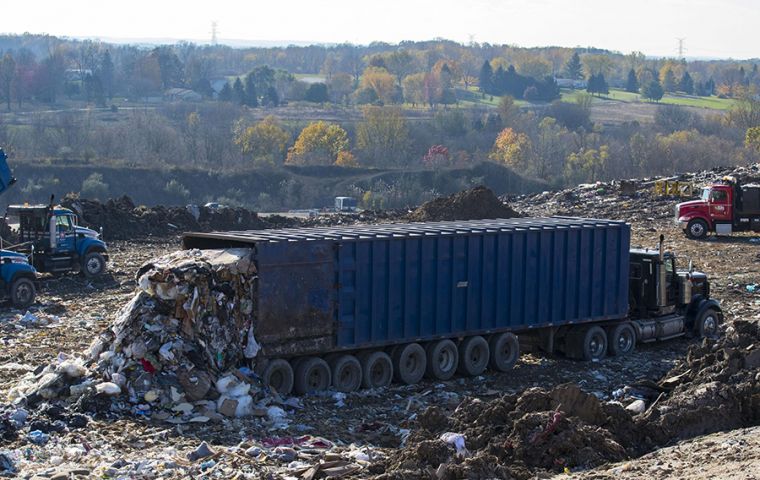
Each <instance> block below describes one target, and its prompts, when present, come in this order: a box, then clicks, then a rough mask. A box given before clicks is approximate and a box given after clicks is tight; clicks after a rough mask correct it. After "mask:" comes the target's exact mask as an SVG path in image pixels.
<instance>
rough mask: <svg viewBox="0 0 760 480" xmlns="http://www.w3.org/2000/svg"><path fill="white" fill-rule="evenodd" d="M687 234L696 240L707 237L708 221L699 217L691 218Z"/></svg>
mask: <svg viewBox="0 0 760 480" xmlns="http://www.w3.org/2000/svg"><path fill="white" fill-rule="evenodd" d="M686 235H688V236H689V238H693V239H695V240H696V239H699V238H705V237H706V236H707V222H705V221H704V220H701V219H699V218H695V219H694V220H691V221H690V222H689V223H688V224H687V225H686Z"/></svg>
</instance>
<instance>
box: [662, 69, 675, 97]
mask: <svg viewBox="0 0 760 480" xmlns="http://www.w3.org/2000/svg"><path fill="white" fill-rule="evenodd" d="M662 88H663V89H664V90H665V91H666V92H675V91H676V88H677V85H676V76H675V75H673V70H671V69H670V68H668V69H666V70H665V72H664V74H663V76H662Z"/></svg>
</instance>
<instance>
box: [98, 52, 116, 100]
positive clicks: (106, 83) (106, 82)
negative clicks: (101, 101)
mask: <svg viewBox="0 0 760 480" xmlns="http://www.w3.org/2000/svg"><path fill="white" fill-rule="evenodd" d="M113 72H114V66H113V61H112V60H111V52H109V51H108V50H106V51H105V52H104V53H103V58H101V60H100V73H99V74H98V76H99V77H100V83H101V85H102V86H103V93H105V96H106V97H108V99H109V100H110V99H111V98H113V77H114V74H113Z"/></svg>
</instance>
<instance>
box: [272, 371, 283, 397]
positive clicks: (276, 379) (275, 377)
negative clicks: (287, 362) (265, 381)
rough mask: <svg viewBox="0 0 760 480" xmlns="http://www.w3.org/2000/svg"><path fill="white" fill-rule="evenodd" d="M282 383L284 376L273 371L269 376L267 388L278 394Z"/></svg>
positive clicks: (279, 372)
mask: <svg viewBox="0 0 760 480" xmlns="http://www.w3.org/2000/svg"><path fill="white" fill-rule="evenodd" d="M283 383H285V377H284V375H283V374H282V372H281V371H279V370H275V371H274V372H272V374H271V375H270V376H269V386H270V387H273V388H274V389H275V390H277V391H278V392H279V391H280V389H281V388H282V385H283Z"/></svg>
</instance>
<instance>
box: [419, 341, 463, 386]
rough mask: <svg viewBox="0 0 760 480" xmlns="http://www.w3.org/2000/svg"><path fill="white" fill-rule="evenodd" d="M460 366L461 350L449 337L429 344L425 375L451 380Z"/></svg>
mask: <svg viewBox="0 0 760 480" xmlns="http://www.w3.org/2000/svg"><path fill="white" fill-rule="evenodd" d="M458 366H459V350H457V346H456V344H455V343H454V342H452V341H451V340H449V339H446V340H439V341H437V342H433V343H431V344H429V345H428V346H427V368H426V370H425V375H426V376H427V377H429V378H434V379H436V380H449V379H450V378H451V377H453V376H454V374H455V373H456V371H457V367H458Z"/></svg>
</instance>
